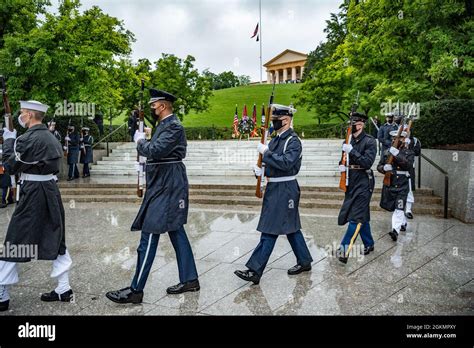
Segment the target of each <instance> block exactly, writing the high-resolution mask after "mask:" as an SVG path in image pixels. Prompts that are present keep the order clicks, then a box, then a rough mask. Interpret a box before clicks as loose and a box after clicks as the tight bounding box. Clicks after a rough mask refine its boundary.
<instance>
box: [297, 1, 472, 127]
mask: <svg viewBox="0 0 474 348" xmlns="http://www.w3.org/2000/svg"><path fill="white" fill-rule="evenodd" d="M466 5H467V2H465V1H464V0H451V1H442V0H441V1H440V0H432V1H426V0H412V1H391V0H379V1H350V3H349V4H348V5H346V4H343V5H341V12H340V13H339V14H338V15H337V16H336V15H331V20H330V21H328V22H327V27H326V30H325V31H326V33H327V41H326V42H324V43H321V44H320V45H319V46H318V47H317V48H316V50H315V51H314V52H312V54H310V59H308V62H307V64H308V69H307V70H306V74H305V77H304V80H305V81H304V84H303V86H302V88H301V90H300V92H299V93H298V95H297V100H298V103H301V104H302V105H305V106H306V107H307V108H309V109H312V110H315V113H316V115H317V117H318V118H320V119H328V118H331V117H333V116H335V115H337V114H341V113H343V112H347V111H348V110H349V108H350V105H351V104H352V102H353V96H354V95H355V94H356V93H357V91H360V94H361V100H360V105H361V106H362V109H363V110H364V111H365V112H367V113H368V112H378V111H379V110H380V106H381V103H382V102H386V101H388V100H389V99H392V100H394V101H396V100H403V101H411V102H423V101H427V100H436V99H456V98H466V99H470V98H473V96H474V83H473V81H474V79H473V75H474V61H473V57H472V53H473V51H472V47H473V46H474V45H473V39H472V38H473V37H474V21H473V20H472V13H471V14H469V11H470V10H469V7H468V6H466ZM339 18H340V19H341V20H340V21H339V20H338V19H339Z"/></svg>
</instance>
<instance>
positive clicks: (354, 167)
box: [348, 164, 365, 170]
mask: <svg viewBox="0 0 474 348" xmlns="http://www.w3.org/2000/svg"><path fill="white" fill-rule="evenodd" d="M348 168H349V169H353V170H365V168H362V167H361V166H359V165H358V164H351V165H350V166H348Z"/></svg>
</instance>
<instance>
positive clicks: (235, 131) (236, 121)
mask: <svg viewBox="0 0 474 348" xmlns="http://www.w3.org/2000/svg"><path fill="white" fill-rule="evenodd" d="M238 127H239V114H238V112H237V105H235V114H234V123H233V124H232V130H233V131H232V137H233V138H235V137H238V136H239V135H240V133H239V129H238Z"/></svg>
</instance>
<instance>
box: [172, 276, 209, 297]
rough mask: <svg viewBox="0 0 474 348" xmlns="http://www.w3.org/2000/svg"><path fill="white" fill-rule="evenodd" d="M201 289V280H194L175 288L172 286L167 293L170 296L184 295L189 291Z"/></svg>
mask: <svg viewBox="0 0 474 348" xmlns="http://www.w3.org/2000/svg"><path fill="white" fill-rule="evenodd" d="M200 289H201V287H200V286H199V280H197V279H196V280H192V281H190V282H186V283H179V284H176V285H173V286H170V287H169V288H168V289H166V292H167V293H168V294H170V295H176V294H182V293H183V292H187V291H199V290H200Z"/></svg>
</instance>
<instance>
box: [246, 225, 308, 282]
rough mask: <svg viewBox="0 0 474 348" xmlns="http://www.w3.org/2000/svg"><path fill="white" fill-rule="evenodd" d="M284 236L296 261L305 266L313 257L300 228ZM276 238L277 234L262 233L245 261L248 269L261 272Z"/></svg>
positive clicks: (259, 273) (260, 273)
mask: <svg viewBox="0 0 474 348" xmlns="http://www.w3.org/2000/svg"><path fill="white" fill-rule="evenodd" d="M286 237H287V238H288V242H290V245H291V249H292V250H293V253H294V254H295V256H296V262H297V263H298V264H299V265H302V266H306V265H309V264H310V263H311V262H313V258H312V257H311V254H310V252H309V250H308V246H307V245H306V241H305V240H304V237H303V233H301V230H298V231H296V232H295V233H290V234H287V235H286ZM277 238H278V235H276V234H268V233H262V236H261V237H260V242H259V243H258V245H257V247H256V248H255V250H254V251H253V253H252V256H251V257H250V259H249V260H248V261H247V264H246V266H247V268H248V269H249V270H251V271H254V272H255V273H257V274H258V275H259V276H261V275H262V274H263V271H264V270H265V266H266V265H267V262H268V259H269V258H270V255H271V254H272V251H273V248H274V246H275V243H276V240H277Z"/></svg>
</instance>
